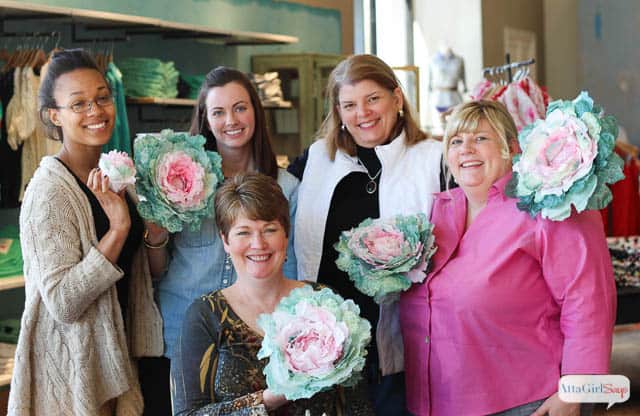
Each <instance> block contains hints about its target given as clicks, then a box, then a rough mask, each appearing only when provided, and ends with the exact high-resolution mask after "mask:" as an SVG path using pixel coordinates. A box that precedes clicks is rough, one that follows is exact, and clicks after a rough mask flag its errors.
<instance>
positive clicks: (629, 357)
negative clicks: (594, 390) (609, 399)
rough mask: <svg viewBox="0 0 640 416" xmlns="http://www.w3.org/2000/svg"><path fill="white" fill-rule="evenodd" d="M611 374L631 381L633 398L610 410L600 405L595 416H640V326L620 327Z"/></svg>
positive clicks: (616, 338)
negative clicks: (623, 376) (625, 377)
mask: <svg viewBox="0 0 640 416" xmlns="http://www.w3.org/2000/svg"><path fill="white" fill-rule="evenodd" d="M610 373H611V374H622V375H625V376H627V377H628V378H629V380H631V397H630V398H629V401H627V402H625V403H618V404H615V405H614V406H613V407H612V408H610V409H609V410H606V407H607V406H606V405H604V404H603V405H598V406H597V407H596V409H595V411H594V412H593V416H631V415H633V416H640V324H629V325H619V326H617V327H616V331H615V334H614V336H613V352H612V354H611V371H610Z"/></svg>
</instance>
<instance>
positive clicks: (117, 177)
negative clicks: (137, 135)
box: [98, 150, 136, 193]
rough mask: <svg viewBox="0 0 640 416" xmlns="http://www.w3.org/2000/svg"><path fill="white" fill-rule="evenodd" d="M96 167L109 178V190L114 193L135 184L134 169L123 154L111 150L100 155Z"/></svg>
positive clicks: (127, 157) (131, 161) (128, 158)
mask: <svg viewBox="0 0 640 416" xmlns="http://www.w3.org/2000/svg"><path fill="white" fill-rule="evenodd" d="M98 167H100V170H101V171H102V172H103V173H104V174H105V175H107V176H108V177H109V188H110V189H111V190H112V191H113V192H115V193H118V192H120V191H122V190H123V189H124V188H126V187H127V186H129V185H133V184H135V183H136V168H135V166H134V164H133V160H131V158H130V157H129V155H128V154H126V153H125V152H120V151H118V150H112V151H110V152H109V153H103V154H101V155H100V160H99V161H98Z"/></svg>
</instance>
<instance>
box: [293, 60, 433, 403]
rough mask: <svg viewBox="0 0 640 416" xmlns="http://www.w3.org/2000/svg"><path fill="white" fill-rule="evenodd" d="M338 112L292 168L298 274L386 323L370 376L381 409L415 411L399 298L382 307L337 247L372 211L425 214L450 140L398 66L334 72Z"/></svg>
mask: <svg viewBox="0 0 640 416" xmlns="http://www.w3.org/2000/svg"><path fill="white" fill-rule="evenodd" d="M327 91H328V99H329V114H328V115H327V117H326V119H325V120H324V122H323V124H322V126H321V128H320V132H319V134H318V137H319V140H317V141H316V142H315V143H314V144H313V145H311V147H309V149H308V150H307V152H306V153H305V154H304V155H303V156H301V157H300V158H298V159H297V160H296V162H294V164H293V165H292V166H291V169H290V172H291V173H294V174H297V176H299V178H300V179H302V183H301V185H300V188H299V195H298V211H297V215H296V220H295V224H296V233H297V235H296V240H295V252H296V257H297V260H298V279H304V280H317V281H318V282H321V283H325V284H327V285H329V286H331V287H333V288H334V289H336V290H337V291H338V292H339V293H340V294H341V295H342V296H344V297H345V298H351V299H353V300H354V301H355V302H356V303H357V304H358V305H359V306H360V309H361V311H362V314H363V316H364V317H366V318H367V319H369V320H370V321H371V324H372V326H373V327H374V328H376V330H375V331H374V332H375V334H374V335H375V336H374V341H373V342H372V344H371V347H370V348H371V349H370V351H369V355H368V357H367V358H368V364H367V367H366V370H365V371H366V374H365V377H366V378H367V381H368V385H369V395H370V398H371V400H372V402H373V404H374V407H375V410H376V414H379V415H400V414H406V407H405V397H404V390H405V389H404V375H403V373H402V372H403V366H404V360H403V346H402V338H401V335H400V330H399V321H398V309H397V304H392V305H389V306H384V307H379V306H378V305H377V304H375V303H374V301H373V299H372V298H370V297H368V296H366V295H363V294H362V293H360V292H358V291H357V290H356V289H355V287H354V286H353V283H352V282H351V281H350V280H349V278H348V276H347V275H346V273H344V272H342V271H340V270H338V268H337V267H336V265H335V260H336V258H337V252H336V251H335V250H334V248H333V245H334V244H335V242H336V241H337V240H338V237H339V235H340V233H341V232H342V231H345V230H348V229H350V228H352V227H355V226H357V225H358V224H359V223H360V222H361V221H362V220H364V219H365V218H368V217H371V218H378V217H389V216H393V215H396V214H411V213H418V212H423V213H425V214H426V215H427V216H429V214H430V212H431V205H432V201H433V194H434V193H435V192H438V191H440V182H441V179H440V177H441V175H440V166H441V155H442V151H441V146H440V144H439V143H438V142H436V141H433V140H429V139H427V135H426V134H425V133H424V132H423V131H421V130H420V128H419V127H418V125H417V124H416V121H415V120H414V118H413V117H412V114H411V109H410V106H409V102H408V101H407V99H406V97H405V95H404V93H403V92H402V90H401V88H400V85H399V83H398V80H397V79H396V77H395V75H394V73H393V70H392V69H391V68H390V67H389V66H388V65H387V64H386V63H384V62H383V61H382V60H380V59H379V58H377V57H375V56H373V55H355V56H351V57H349V58H347V59H345V60H344V61H342V62H341V63H340V64H339V65H338V66H337V67H336V68H335V69H334V70H333V72H332V73H331V75H330V78H329V83H328V86H327Z"/></svg>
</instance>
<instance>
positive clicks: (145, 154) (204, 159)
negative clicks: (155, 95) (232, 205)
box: [133, 130, 223, 232]
mask: <svg viewBox="0 0 640 416" xmlns="http://www.w3.org/2000/svg"><path fill="white" fill-rule="evenodd" d="M205 141H206V139H205V138H204V137H203V136H200V135H198V136H189V135H188V134H180V133H174V132H173V131H171V130H163V131H162V132H161V133H160V136H159V137H158V136H154V135H146V136H142V137H139V138H137V139H136V141H135V142H134V145H133V146H134V154H135V164H136V169H137V171H138V181H137V186H136V190H137V192H138V195H139V196H140V203H139V204H138V211H139V212H140V215H141V216H142V217H143V218H144V219H146V220H148V221H152V222H155V223H156V224H158V225H161V226H162V227H164V228H166V229H167V230H169V231H170V232H178V231H181V230H182V229H183V227H184V225H185V224H186V225H189V226H190V227H191V229H192V230H197V229H198V228H199V227H200V224H201V223H202V219H203V218H206V217H212V216H213V214H214V212H213V196H214V192H215V190H216V188H217V186H218V185H219V184H220V183H221V182H222V180H223V176H222V159H221V158H220V155H218V154H217V153H216V152H209V151H205V150H204V144H205Z"/></svg>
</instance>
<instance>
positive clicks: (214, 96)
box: [205, 82, 256, 153]
mask: <svg viewBox="0 0 640 416" xmlns="http://www.w3.org/2000/svg"><path fill="white" fill-rule="evenodd" d="M205 103H206V106H207V122H208V123H209V128H210V129H211V132H212V133H213V135H214V136H215V138H216V145H217V148H218V151H221V152H223V153H224V152H225V150H231V149H236V150H237V149H247V150H249V149H250V144H251V139H252V138H253V133H254V131H255V125H256V121H255V109H254V108H253V105H252V104H251V98H250V97H249V93H248V92H247V90H246V89H245V88H244V87H243V86H242V85H241V84H239V83H237V82H230V83H228V84H225V85H223V86H222V87H213V88H211V89H210V90H209V92H208V93H207V98H206V101H205Z"/></svg>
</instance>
